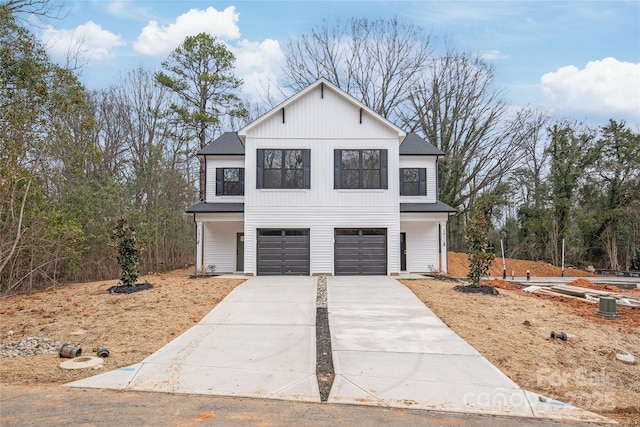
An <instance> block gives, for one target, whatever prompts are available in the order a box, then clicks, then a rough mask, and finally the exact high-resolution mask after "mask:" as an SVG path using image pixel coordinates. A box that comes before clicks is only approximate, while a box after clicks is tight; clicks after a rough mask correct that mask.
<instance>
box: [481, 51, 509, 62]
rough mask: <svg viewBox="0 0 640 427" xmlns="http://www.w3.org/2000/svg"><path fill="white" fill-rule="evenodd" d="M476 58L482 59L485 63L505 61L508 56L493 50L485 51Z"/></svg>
mask: <svg viewBox="0 0 640 427" xmlns="http://www.w3.org/2000/svg"><path fill="white" fill-rule="evenodd" d="M478 57H479V58H480V59H484V60H485V61H495V60H498V59H507V58H508V57H509V56H507V55H505V54H503V53H502V52H500V51H499V50H497V49H494V50H487V51H484V52H480V53H479V54H478Z"/></svg>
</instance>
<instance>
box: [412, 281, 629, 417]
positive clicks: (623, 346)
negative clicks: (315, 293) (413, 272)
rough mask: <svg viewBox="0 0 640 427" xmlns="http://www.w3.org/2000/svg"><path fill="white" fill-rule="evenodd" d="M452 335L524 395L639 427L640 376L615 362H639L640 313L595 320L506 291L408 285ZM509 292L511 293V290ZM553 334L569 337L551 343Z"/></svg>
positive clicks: (578, 309) (566, 304) (567, 305)
mask: <svg viewBox="0 0 640 427" xmlns="http://www.w3.org/2000/svg"><path fill="white" fill-rule="evenodd" d="M402 282H403V283H404V284H405V285H406V286H407V287H409V289H411V290H412V291H413V292H414V293H415V294H416V295H417V296H418V298H420V299H421V300H422V301H423V302H424V303H425V304H426V305H427V306H428V307H429V308H430V309H431V310H432V311H433V312H434V313H435V314H436V315H437V316H438V317H440V318H441V319H442V320H443V321H444V322H445V323H446V324H447V325H448V326H449V327H450V328H451V329H453V330H454V331H455V332H456V333H457V334H458V335H460V336H461V337H462V338H464V339H465V340H466V341H467V342H468V343H469V344H471V345H472V346H473V347H475V348H476V349H477V350H478V351H479V352H480V353H482V355H483V356H485V357H486V358H487V359H489V361H491V362H492V363H493V364H495V365H496V366H497V367H498V368H500V369H501V370H502V371H503V372H504V373H505V374H506V375H508V376H509V377H510V378H511V379H512V380H514V381H515V382H516V383H518V385H520V386H521V387H523V388H524V389H528V390H531V391H534V392H538V393H541V394H544V395H547V396H550V397H552V398H555V399H558V400H561V401H564V402H567V403H571V404H573V405H575V406H578V407H581V408H583V409H587V410H590V411H593V412H596V413H599V414H602V415H605V416H609V417H611V418H614V419H616V420H618V421H619V422H621V423H623V424H625V425H629V426H632V425H638V424H637V423H638V420H639V419H640V369H639V368H638V362H637V360H636V364H635V365H629V364H625V363H622V362H620V361H618V360H616V359H615V354H616V351H628V352H630V353H632V354H634V355H635V357H636V359H638V358H640V328H639V327H638V323H636V320H637V319H638V315H639V314H640V313H639V310H635V309H634V311H633V313H634V315H633V316H631V311H630V310H629V311H627V310H624V309H620V311H621V314H622V319H621V320H611V321H608V320H605V319H602V318H600V317H597V316H596V315H595V311H596V310H597V307H596V306H595V305H592V304H588V303H585V302H581V301H575V300H568V299H565V298H554V297H547V296H543V295H537V294H529V293H525V292H523V291H522V290H520V289H517V288H515V289H514V288H511V289H500V295H499V296H496V297H494V296H486V295H477V294H462V293H459V292H456V291H454V290H453V286H454V284H452V283H450V282H442V281H435V280H404V281H402ZM512 286H514V285H511V286H504V287H507V288H508V287H512ZM551 331H555V332H560V331H562V332H565V333H567V334H569V339H568V340H567V341H561V340H559V339H551V338H550V334H551Z"/></svg>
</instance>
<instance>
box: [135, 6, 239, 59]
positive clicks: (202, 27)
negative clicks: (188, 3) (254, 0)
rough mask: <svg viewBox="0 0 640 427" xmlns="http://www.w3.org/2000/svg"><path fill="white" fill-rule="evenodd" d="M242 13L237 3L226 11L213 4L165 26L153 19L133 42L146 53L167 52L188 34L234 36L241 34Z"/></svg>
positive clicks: (235, 37) (192, 10)
mask: <svg viewBox="0 0 640 427" xmlns="http://www.w3.org/2000/svg"><path fill="white" fill-rule="evenodd" d="M238 17H239V15H238V13H236V11H235V7H234V6H229V7H227V8H226V9H224V10H223V11H218V10H216V9H215V8H213V7H208V8H207V9H205V10H200V9H191V10H190V11H188V12H187V13H183V14H182V15H180V16H178V17H177V18H176V20H175V22H173V23H171V24H169V25H167V26H161V25H159V24H158V22H156V21H149V23H148V24H147V26H146V27H144V28H143V29H142V33H141V34H140V35H139V36H138V39H137V40H136V42H135V43H134V44H133V47H134V49H135V50H136V51H137V52H139V53H142V54H144V55H160V56H164V55H167V54H168V53H169V52H171V51H172V50H173V49H175V48H176V47H177V46H178V45H180V43H182V42H183V41H184V39H185V37H187V36H194V35H196V34H199V33H202V32H206V33H209V34H211V35H212V36H215V37H219V38H220V39H222V40H234V39H237V38H239V37H240V29H239V28H238V25H237V22H238Z"/></svg>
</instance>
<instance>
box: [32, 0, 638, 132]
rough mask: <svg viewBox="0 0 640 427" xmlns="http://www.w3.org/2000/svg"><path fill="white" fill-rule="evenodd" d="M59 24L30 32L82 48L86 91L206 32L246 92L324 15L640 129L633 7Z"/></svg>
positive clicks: (269, 4) (489, 5)
mask: <svg viewBox="0 0 640 427" xmlns="http://www.w3.org/2000/svg"><path fill="white" fill-rule="evenodd" d="M63 5H64V7H65V11H66V13H65V14H64V15H63V17H62V18H61V19H51V20H46V21H40V22H39V21H37V20H36V19H35V18H32V21H31V24H32V30H33V31H34V32H35V33H36V34H37V35H38V36H39V37H41V39H42V40H43V42H44V43H45V45H46V46H47V47H48V49H49V52H50V54H51V55H52V56H53V57H54V58H55V59H56V60H58V61H60V62H64V61H65V57H66V56H67V55H66V53H67V52H68V51H69V50H74V49H76V50H77V51H78V52H80V58H81V64H83V66H82V68H81V69H80V71H81V78H82V80H83V82H84V83H85V85H86V86H87V87H89V88H90V89H99V88H103V87H107V86H109V85H111V84H114V83H116V82H117V81H118V80H119V78H120V77H121V75H122V74H124V73H126V72H127V71H129V70H131V69H132V68H134V67H136V66H138V65H144V66H146V67H149V68H151V69H156V68H157V67H159V64H160V62H161V61H162V60H163V59H164V58H166V56H167V54H168V53H169V52H170V51H171V50H172V49H174V48H175V47H176V46H177V45H178V44H179V43H180V42H181V41H182V40H183V39H184V37H185V36H187V35H192V34H196V33H198V32H201V31H207V32H209V33H211V34H213V35H215V36H217V37H218V38H219V39H220V40H221V41H224V42H225V43H226V44H227V45H228V46H229V48H230V49H231V50H232V51H233V52H234V53H235V54H236V57H237V58H238V60H237V71H236V73H237V75H238V76H239V77H241V78H243V80H244V81H245V87H244V89H243V90H244V95H245V96H246V97H247V98H248V99H253V100H256V99H258V95H257V92H258V91H259V90H260V87H261V86H262V84H261V82H262V81H264V80H265V79H267V78H271V79H274V78H275V79H277V78H278V76H279V75H280V73H281V72H280V69H281V67H282V64H283V62H282V48H283V47H284V46H285V45H286V43H287V41H288V40H289V39H291V38H294V37H296V36H297V35H300V34H307V33H308V32H309V30H310V28H311V27H313V26H314V24H316V23H319V22H320V21H321V20H323V19H327V20H328V21H329V22H334V21H337V20H342V21H345V20H347V19H349V18H350V17H367V18H372V19H375V18H389V17H392V16H394V15H396V16H398V17H399V18H400V19H401V20H404V21H406V22H410V23H412V24H416V25H419V26H421V27H423V28H424V29H425V30H426V31H427V33H429V34H430V35H431V39H432V42H433V47H435V50H436V53H438V52H442V49H443V46H444V40H445V39H449V40H452V41H453V43H454V44H455V46H456V48H457V50H459V51H465V52H469V53H472V54H477V55H482V56H483V57H484V58H485V59H486V60H487V61H488V62H490V63H491V64H493V65H494V66H495V70H496V80H495V84H496V86H497V87H498V88H500V89H503V90H504V91H505V97H506V99H507V100H508V101H509V102H511V103H512V104H514V105H515V106H522V105H526V104H532V105H537V106H540V107H541V108H544V109H546V110H548V111H549V112H551V113H552V114H555V115H558V116H561V117H565V118H569V119H575V120H582V121H586V122H587V123H590V124H597V125H599V124H605V123H606V121H607V120H608V119H609V118H616V119H624V120H626V121H627V123H629V124H630V125H632V127H634V128H635V130H638V129H640V2H639V1H636V0H628V1H627V0H624V1H602V0H601V1H545V0H537V1H364V0H363V1H243V0H240V1H228V2H221V1H176V0H156V1H137V0H130V1H125V0H115V1H111V0H85V1H64V2H63Z"/></svg>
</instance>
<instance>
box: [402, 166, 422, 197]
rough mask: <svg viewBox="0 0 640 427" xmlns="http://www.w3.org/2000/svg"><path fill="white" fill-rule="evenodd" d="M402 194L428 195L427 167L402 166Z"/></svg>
mask: <svg viewBox="0 0 640 427" xmlns="http://www.w3.org/2000/svg"><path fill="white" fill-rule="evenodd" d="M400 195H401V196H426V195H427V170H426V169H425V168H401V169H400Z"/></svg>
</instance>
